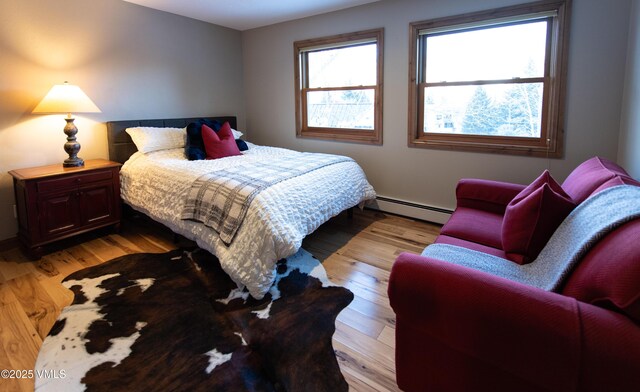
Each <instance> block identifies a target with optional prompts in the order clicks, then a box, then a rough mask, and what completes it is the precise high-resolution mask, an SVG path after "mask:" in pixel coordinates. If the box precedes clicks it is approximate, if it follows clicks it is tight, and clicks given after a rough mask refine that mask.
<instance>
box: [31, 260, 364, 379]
mask: <svg viewBox="0 0 640 392" xmlns="http://www.w3.org/2000/svg"><path fill="white" fill-rule="evenodd" d="M277 271H278V276H277V280H276V282H275V283H274V285H273V287H272V288H271V291H270V292H269V293H268V294H267V295H266V296H265V298H263V299H262V300H259V301H258V300H255V299H253V298H251V297H250V296H249V294H248V293H247V292H246V291H240V290H238V289H237V288H236V285H235V284H234V283H233V282H232V281H231V280H230V279H229V277H228V276H227V275H226V274H225V273H224V272H223V271H222V269H221V268H220V265H219V264H218V262H217V260H216V258H215V257H214V256H212V255H210V254H209V253H207V252H205V251H203V250H199V249H197V250H195V251H194V252H187V251H184V250H175V251H172V252H169V253H164V254H151V253H144V254H134V255H127V256H123V257H119V258H117V259H114V260H111V261H109V262H107V263H104V264H101V265H98V266H94V267H91V268H87V269H84V270H82V271H78V272H75V273H73V274H71V275H70V276H68V277H67V278H65V279H64V281H63V284H64V286H65V287H67V288H69V289H71V290H72V291H73V292H74V300H73V303H72V304H71V305H70V306H68V307H66V308H64V309H63V310H62V313H61V314H60V317H59V318H58V320H57V321H56V323H55V324H54V326H53V327H52V329H51V332H49V336H47V338H46V339H45V341H44V343H43V344H42V348H41V349H40V353H39V355H38V360H37V363H36V374H38V371H40V372H42V371H49V372H50V374H51V371H53V374H55V375H56V377H51V378H42V377H40V378H36V389H37V390H39V391H44V390H46V391H75V390H83V389H86V390H89V391H102V390H103V391H123V390H124V391H143V390H154V391H169V390H185V391H195V390H207V391H285V390H286V391H338V390H344V391H346V390H347V388H348V387H347V383H346V382H345V380H344V378H343V376H342V374H341V373H340V369H339V366H338V362H337V360H336V357H335V354H334V351H333V348H332V346H331V337H332V335H333V333H334V332H335V319H336V316H337V315H338V313H339V312H340V311H341V310H342V309H343V308H344V307H346V306H347V305H348V304H349V302H351V300H352V299H353V294H352V293H351V292H350V291H349V290H347V289H345V288H342V287H338V286H334V285H332V284H331V283H330V282H329V281H328V279H327V276H326V273H325V270H324V268H323V267H322V265H321V264H320V263H319V262H318V261H317V260H316V259H314V258H313V257H312V256H311V255H310V254H309V253H307V252H306V251H304V250H303V249H301V250H300V252H298V253H297V254H295V255H294V256H291V257H289V258H288V260H281V261H280V262H278V265H277ZM45 374H46V373H45Z"/></svg>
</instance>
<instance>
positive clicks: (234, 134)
mask: <svg viewBox="0 0 640 392" xmlns="http://www.w3.org/2000/svg"><path fill="white" fill-rule="evenodd" d="M231 133H233V138H234V139H240V136H242V135H243V133H242V132H240V131H236V130H235V129H233V128H231Z"/></svg>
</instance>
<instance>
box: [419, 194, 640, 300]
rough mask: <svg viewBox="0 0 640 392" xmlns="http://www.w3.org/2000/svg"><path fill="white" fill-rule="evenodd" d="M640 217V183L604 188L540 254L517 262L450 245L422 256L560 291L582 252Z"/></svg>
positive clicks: (436, 247) (427, 250) (429, 249)
mask: <svg viewBox="0 0 640 392" xmlns="http://www.w3.org/2000/svg"><path fill="white" fill-rule="evenodd" d="M639 217H640V187H637V186H632V185H621V186H616V187H612V188H608V189H605V190H604V191H602V192H598V193H597V194H595V195H593V196H591V197H589V198H588V199H587V200H585V201H584V202H582V204H580V205H579V206H577V207H576V208H575V209H574V210H573V211H572V212H571V213H570V214H569V216H568V217H567V218H566V219H565V220H564V222H562V224H560V226H559V227H558V229H557V230H556V231H555V233H554V234H553V235H552V236H551V238H550V239H549V242H548V243H547V245H546V246H545V247H544V249H542V251H541V252H540V254H539V255H538V257H537V258H536V259H535V260H534V261H533V262H532V263H529V264H525V265H519V264H517V263H514V262H512V261H509V260H506V259H502V258H500V257H496V256H493V255H489V254H486V253H482V252H478V251H475V250H470V249H467V248H462V247H459V246H453V245H446V244H433V245H429V246H427V247H426V248H425V250H424V251H423V252H422V255H423V256H427V257H431V258H434V259H439V260H444V261H447V262H451V263H455V264H459V265H463V266H465V267H469V268H474V269H477V270H480V271H484V272H487V273H490V274H493V275H497V276H501V277H503V278H507V279H510V280H514V281H517V282H520V283H524V284H527V285H530V286H535V287H538V288H541V289H543V290H547V291H557V290H559V289H560V288H561V286H562V284H563V282H564V280H565V278H566V277H567V276H568V275H569V274H570V273H571V271H572V269H573V267H575V265H576V264H577V263H578V262H579V261H580V260H581V259H582V258H583V257H584V255H585V254H586V253H587V252H588V251H589V250H590V249H591V247H592V246H593V245H595V244H596V243H597V242H598V241H599V240H600V239H602V238H603V237H604V236H605V235H606V234H607V233H609V232H610V231H611V230H614V229H615V228H617V227H619V226H620V225H622V224H624V223H626V222H629V221H631V220H633V219H636V218H639Z"/></svg>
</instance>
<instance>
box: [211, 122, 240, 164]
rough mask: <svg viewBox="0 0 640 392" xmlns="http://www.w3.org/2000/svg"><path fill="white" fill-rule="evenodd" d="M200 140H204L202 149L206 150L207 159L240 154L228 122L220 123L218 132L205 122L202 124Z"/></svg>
mask: <svg viewBox="0 0 640 392" xmlns="http://www.w3.org/2000/svg"><path fill="white" fill-rule="evenodd" d="M202 141H203V142H204V150H205V151H206V152H207V159H218V158H224V157H231V156H234V155H242V153H241V152H240V150H239V149H238V145H237V144H236V140H235V138H234V137H233V132H231V126H230V125H229V123H228V122H225V123H224V124H223V125H222V128H220V130H219V131H218V133H216V132H215V131H214V130H213V129H211V128H210V127H209V126H207V125H206V124H202Z"/></svg>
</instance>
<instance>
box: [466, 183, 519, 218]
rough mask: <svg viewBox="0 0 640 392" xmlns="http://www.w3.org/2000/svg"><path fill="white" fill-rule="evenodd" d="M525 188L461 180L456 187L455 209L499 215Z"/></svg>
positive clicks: (510, 184)
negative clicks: (471, 209) (466, 208)
mask: <svg viewBox="0 0 640 392" xmlns="http://www.w3.org/2000/svg"><path fill="white" fill-rule="evenodd" d="M525 187H526V185H521V184H512V183H509V182H502V181H491V180H481V179H476V178H463V179H461V180H460V181H458V185H457V186H456V200H457V207H469V208H476V209H481V210H486V211H491V212H498V213H501V212H504V210H505V208H506V206H507V204H509V202H510V201H511V200H513V198H514V197H516V195H517V194H518V193H520V191H522V190H523V189H524V188H525Z"/></svg>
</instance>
